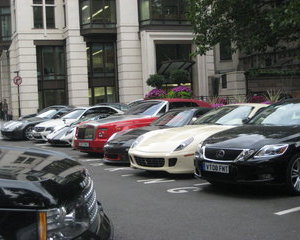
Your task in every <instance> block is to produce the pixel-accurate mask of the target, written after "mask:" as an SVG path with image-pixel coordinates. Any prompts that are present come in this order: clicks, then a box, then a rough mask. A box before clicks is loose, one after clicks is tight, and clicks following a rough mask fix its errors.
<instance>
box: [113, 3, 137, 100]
mask: <svg viewBox="0 0 300 240" xmlns="http://www.w3.org/2000/svg"><path fill="white" fill-rule="evenodd" d="M116 3H117V57H118V79H119V99H120V102H130V101H132V100H135V99H139V98H142V97H143V79H142V70H143V69H142V52H141V43H140V40H139V18H138V5H137V1H132V0H117V1H116Z"/></svg>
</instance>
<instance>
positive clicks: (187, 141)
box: [174, 137, 194, 151]
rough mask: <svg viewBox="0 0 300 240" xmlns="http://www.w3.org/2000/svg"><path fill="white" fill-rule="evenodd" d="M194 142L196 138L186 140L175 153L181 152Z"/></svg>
mask: <svg viewBox="0 0 300 240" xmlns="http://www.w3.org/2000/svg"><path fill="white" fill-rule="evenodd" d="M193 141H194V138H193V137H190V138H188V139H186V140H184V141H183V142H182V143H180V144H179V145H178V147H177V148H175V150H174V151H181V150H182V149H184V148H186V147H187V146H188V145H190V144H191V143H192V142H193Z"/></svg>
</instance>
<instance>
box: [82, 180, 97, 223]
mask: <svg viewBox="0 0 300 240" xmlns="http://www.w3.org/2000/svg"><path fill="white" fill-rule="evenodd" d="M84 184H86V186H85V188H84V190H83V195H84V200H85V203H86V207H87V209H88V213H89V217H90V222H91V223H92V222H94V221H95V219H96V216H97V212H98V203H97V196H96V192H95V189H94V183H93V181H92V179H91V178H90V177H87V178H86V179H85V180H84Z"/></svg>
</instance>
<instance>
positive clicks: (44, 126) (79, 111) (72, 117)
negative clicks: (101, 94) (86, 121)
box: [32, 105, 124, 142]
mask: <svg viewBox="0 0 300 240" xmlns="http://www.w3.org/2000/svg"><path fill="white" fill-rule="evenodd" d="M93 113H98V114H99V115H100V114H102V115H103V117H108V116H109V115H112V114H116V113H119V114H123V113H124V112H123V111H121V110H119V109H117V108H115V107H111V106H107V105H97V106H93V107H78V108H75V109H74V110H73V111H71V112H69V113H68V114H66V115H64V116H62V117H61V118H59V119H55V120H50V121H46V122H43V123H40V124H37V125H35V127H34V128H33V130H32V136H33V139H32V140H34V141H44V142H46V141H47V135H48V134H50V133H52V132H54V131H57V130H59V129H62V128H64V127H65V126H66V125H70V124H72V123H74V122H76V121H78V120H79V119H83V118H85V117H86V116H87V115H90V114H93Z"/></svg>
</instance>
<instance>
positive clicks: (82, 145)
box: [78, 142, 89, 147]
mask: <svg viewBox="0 0 300 240" xmlns="http://www.w3.org/2000/svg"><path fill="white" fill-rule="evenodd" d="M78 146H79V147H88V146H89V143H88V142H80V143H78Z"/></svg>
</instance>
